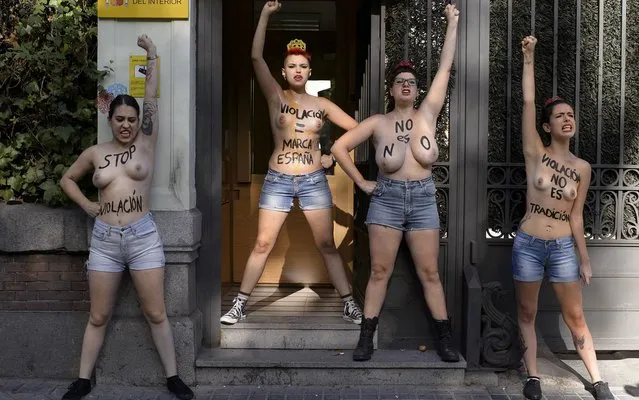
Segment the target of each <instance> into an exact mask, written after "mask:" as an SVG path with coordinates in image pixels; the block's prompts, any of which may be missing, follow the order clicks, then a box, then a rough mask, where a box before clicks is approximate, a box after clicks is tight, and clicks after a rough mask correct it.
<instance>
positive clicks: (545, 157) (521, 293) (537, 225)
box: [512, 36, 614, 400]
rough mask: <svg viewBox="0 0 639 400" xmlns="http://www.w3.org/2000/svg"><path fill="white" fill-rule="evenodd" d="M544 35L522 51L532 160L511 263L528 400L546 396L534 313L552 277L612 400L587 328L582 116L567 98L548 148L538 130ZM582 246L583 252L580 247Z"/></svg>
mask: <svg viewBox="0 0 639 400" xmlns="http://www.w3.org/2000/svg"><path fill="white" fill-rule="evenodd" d="M536 44H537V39H536V38H534V37H533V36H528V37H525V38H524V39H523V40H522V42H521V50H522V53H523V62H524V64H523V74H522V90H523V99H524V105H523V111H522V118H521V132H522V142H523V143H522V144H523V150H524V160H525V164H526V180H527V189H526V214H525V215H524V217H523V218H522V220H521V222H520V224H519V229H518V231H517V234H516V236H515V240H514V242H513V251H512V268H513V279H514V281H515V294H516V297H517V318H518V323H519V330H520V332H521V339H522V346H523V352H524V362H525V363H526V368H527V370H528V378H527V379H526V381H525V383H524V396H525V397H526V398H527V399H531V400H539V399H541V398H542V392H541V382H540V379H539V376H538V373H537V334H536V333H535V317H536V315H537V302H538V300H539V289H540V287H541V283H542V280H543V278H544V275H545V276H547V277H548V280H549V281H550V283H551V285H552V287H553V289H554V291H555V294H556V295H557V299H558V300H559V304H560V306H561V313H562V316H563V318H564V322H566V325H568V328H569V329H570V332H571V334H572V338H573V341H574V344H575V349H576V350H577V353H578V354H579V356H580V357H581V359H582V360H583V362H584V364H585V365H586V369H587V370H588V372H589V374H590V377H591V378H592V382H593V387H592V393H593V395H594V397H595V398H596V399H597V400H608V399H610V400H612V399H614V396H613V395H612V393H611V392H610V389H609V388H608V384H607V383H605V382H603V381H602V380H601V376H600V374H599V369H598V368H597V356H596V354H595V348H594V344H593V341H592V336H591V335H590V331H589V329H588V325H586V320H585V318H584V311H583V306H582V296H581V285H580V283H579V281H580V280H581V281H582V282H583V283H584V284H586V285H588V284H590V279H591V277H592V268H591V267H590V258H589V257H588V249H587V248H586V240H585V238H584V219H583V212H584V203H585V201H586V196H587V194H588V187H589V186H590V174H591V170H590V164H588V162H587V161H585V160H582V159H580V158H578V157H576V156H575V155H574V154H572V153H571V152H570V139H571V138H572V137H573V136H574V135H575V132H576V130H577V123H576V121H575V114H574V111H573V109H572V107H571V106H570V104H568V103H567V102H566V101H565V100H563V99H561V98H559V97H554V98H552V99H549V100H548V101H546V103H545V104H544V107H543V109H542V116H541V123H542V125H541V126H542V128H543V130H544V131H545V132H546V134H549V135H550V145H549V146H544V144H543V143H542V141H541V138H540V137H539V133H538V132H537V117H536V107H535V67H534V58H535V57H534V55H535V45H536ZM575 244H576V246H577V252H578V253H579V260H577V254H576V253H577V252H575Z"/></svg>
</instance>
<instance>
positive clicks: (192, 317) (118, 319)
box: [0, 204, 202, 384]
mask: <svg viewBox="0 0 639 400" xmlns="http://www.w3.org/2000/svg"><path fill="white" fill-rule="evenodd" d="M153 217H154V219H155V221H156V224H157V225H158V230H159V233H160V237H161V238H162V241H163V243H164V251H165V255H166V269H165V271H166V275H165V303H166V310H167V314H168V316H169V320H170V322H171V326H172V327H173V333H174V337H175V343H176V353H177V358H178V371H179V373H180V375H181V376H182V377H183V379H184V380H185V381H188V382H189V383H193V382H194V380H195V357H196V355H197V352H198V350H199V348H200V345H201V336H202V327H201V318H202V317H201V313H200V311H199V310H198V309H197V306H196V288H195V262H196V260H197V256H198V247H199V243H200V234H201V216H200V213H199V212H198V211H197V210H195V209H193V210H188V211H154V212H153ZM92 222H93V221H92V219H91V218H89V217H87V216H86V214H84V213H83V212H82V211H81V210H79V209H77V208H69V209H51V208H47V207H44V206H41V205H36V204H24V205H5V204H0V354H1V355H2V362H0V376H3V377H13V376H15V377H22V378H57V379H73V378H74V377H76V376H77V369H78V367H79V361H80V350H81V346H82V336H83V331H84V327H85V326H86V323H87V320H88V313H87V311H88V310H89V301H88V300H89V296H88V287H87V281H86V273H85V268H84V263H85V261H86V259H87V256H88V242H89V238H90V234H91V229H92V227H93V223H92ZM95 378H96V381H98V382H113V383H116V382H117V383H135V384H157V383H162V382H163V381H164V372H163V370H162V366H161V363H160V360H159V357H158V356H157V353H156V352H155V347H154V346H153V342H152V339H151V334H150V330H149V327H148V325H147V323H146V321H145V319H144V318H143V317H142V313H141V311H140V305H139V301H138V297H137V294H136V292H135V288H134V286H133V284H132V282H131V279H130V278H129V276H128V274H125V275H124V277H123V281H122V284H121V285H120V289H119V293H118V297H117V303H116V306H115V309H114V312H113V317H112V319H111V321H110V324H109V328H108V331H107V337H106V339H105V343H104V347H103V350H102V353H101V355H100V358H99V359H98V363H97V365H96V369H95Z"/></svg>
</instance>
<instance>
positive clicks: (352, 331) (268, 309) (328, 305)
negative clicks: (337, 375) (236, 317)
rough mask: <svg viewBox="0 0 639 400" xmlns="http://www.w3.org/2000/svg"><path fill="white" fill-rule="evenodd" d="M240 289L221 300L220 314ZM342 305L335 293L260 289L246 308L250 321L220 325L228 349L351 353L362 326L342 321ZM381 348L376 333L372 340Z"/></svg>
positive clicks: (310, 289)
mask: <svg viewBox="0 0 639 400" xmlns="http://www.w3.org/2000/svg"><path fill="white" fill-rule="evenodd" d="M237 289H238V288H236V289H235V290H229V292H228V293H227V295H225V296H224V297H223V299H222V313H225V312H226V311H228V310H229V309H230V308H231V306H232V305H233V297H234V296H235V294H236V293H237ZM343 308H344V306H343V303H342V301H341V299H340V297H339V295H338V294H337V292H336V291H335V290H334V289H333V288H327V287H306V288H305V287H290V286H281V287H277V286H257V287H256V288H255V290H253V293H252V295H251V297H250V298H249V301H248V303H247V306H246V310H247V314H248V316H247V318H246V319H245V320H243V321H240V322H239V323H237V324H235V325H230V326H229V325H222V326H221V342H220V347H221V348H224V349H298V350H303V349H308V350H313V349H323V350H334V349H353V348H355V346H356V345H357V341H358V340H359V330H360V327H359V325H355V324H354V323H352V322H350V321H345V320H344V319H343V318H342V313H343ZM373 341H374V344H375V347H377V333H376V334H375V337H374V339H373Z"/></svg>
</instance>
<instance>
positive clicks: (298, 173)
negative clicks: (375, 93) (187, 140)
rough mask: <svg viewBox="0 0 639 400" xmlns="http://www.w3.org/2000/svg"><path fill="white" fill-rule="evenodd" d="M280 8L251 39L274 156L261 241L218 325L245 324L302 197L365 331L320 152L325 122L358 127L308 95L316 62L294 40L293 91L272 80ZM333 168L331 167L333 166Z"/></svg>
mask: <svg viewBox="0 0 639 400" xmlns="http://www.w3.org/2000/svg"><path fill="white" fill-rule="evenodd" d="M281 6H282V4H281V3H280V2H279V1H267V2H266V4H265V5H264V8H263V9H262V14H261V16H260V20H259V22H258V24H257V29H256V30H255V36H254V37H253V48H252V49H251V58H252V60H253V69H254V70H255V76H256V78H257V82H258V83H259V85H260V88H261V89H262V93H263V94H264V96H265V97H266V100H267V102H268V108H269V116H270V124H271V130H272V132H273V139H274V142H275V149H274V151H273V154H272V155H271V159H270V161H269V170H268V173H267V174H266V177H265V178H264V185H263V186H262V193H261V194H260V204H259V208H260V209H259V214H258V232H257V240H256V241H255V246H254V247H253V251H252V252H251V255H250V256H249V259H248V261H247V263H246V269H245V270H244V276H243V277H242V284H241V285H240V291H239V293H238V295H237V296H236V297H235V299H234V300H233V307H231V309H230V310H229V311H228V312H227V313H226V314H224V315H223V316H222V318H220V322H221V323H223V324H225V325H233V324H235V323H237V322H239V321H240V320H242V319H244V318H246V303H247V301H248V298H249V296H250V294H251V292H252V291H253V288H255V285H257V282H258V280H259V279H260V276H261V275H262V272H263V271H264V266H265V264H266V259H267V257H268V255H269V253H270V252H271V250H272V249H273V245H274V244H275V241H276V240H277V236H278V234H279V232H280V228H281V227H282V225H283V224H284V221H285V220H286V217H287V216H288V213H289V211H290V210H291V207H292V205H293V199H294V198H297V199H298V201H299V205H300V208H301V209H302V211H303V212H304V216H305V217H306V220H307V221H308V224H309V225H310V227H311V231H312V232H313V237H314V239H315V244H316V246H317V248H318V249H319V251H320V253H321V255H322V258H323V259H324V263H325V264H326V268H327V269H328V274H329V276H330V278H331V281H332V282H333V285H335V289H337V292H338V293H339V295H340V297H341V298H342V301H343V303H344V313H343V318H344V319H345V320H347V321H351V322H354V323H356V324H359V323H360V322H361V320H362V311H361V309H360V307H359V306H358V305H357V303H356V302H355V300H354V299H353V296H352V292H351V288H350V284H349V282H348V278H347V276H346V271H345V270H344V263H343V261H342V258H341V256H340V254H339V252H338V251H337V248H336V247H335V241H334V239H333V199H332V196H331V191H330V188H329V186H328V181H327V179H326V175H325V174H324V169H323V164H324V166H326V165H325V161H326V160H325V159H324V160H323V157H322V155H321V151H320V133H321V130H322V126H323V125H324V121H325V120H326V119H328V120H329V121H331V122H333V123H334V124H335V125H337V126H339V127H341V128H342V129H345V130H348V129H352V128H354V127H355V126H356V125H357V121H355V120H354V119H353V118H351V117H350V116H349V115H348V114H346V113H345V112H344V111H342V110H341V109H340V108H339V107H337V106H336V105H335V104H333V103H332V102H331V101H330V100H328V99H325V98H321V97H316V96H311V95H309V94H307V93H306V88H305V87H306V82H307V81H308V78H309V77H310V75H311V66H310V62H311V55H310V54H309V53H308V52H307V50H306V44H305V43H304V42H303V41H301V40H299V39H294V40H291V41H290V42H289V44H288V46H287V52H286V57H285V59H284V66H283V67H282V70H281V73H282V77H283V78H284V80H286V83H287V84H288V89H286V90H284V89H282V88H281V87H280V85H279V84H278V83H277V81H276V80H275V78H274V77H273V76H272V75H271V72H270V71H269V68H268V65H267V64H266V62H265V61H264V58H263V57H262V52H263V49H264V38H265V36H266V26H267V25H268V20H269V17H270V16H271V14H273V13H275V12H277V11H278V10H279V9H280V7H281ZM329 157H330V156H329ZM327 158H328V157H327ZM330 162H331V164H332V160H331V161H330Z"/></svg>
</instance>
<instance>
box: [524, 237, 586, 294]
mask: <svg viewBox="0 0 639 400" xmlns="http://www.w3.org/2000/svg"><path fill="white" fill-rule="evenodd" d="M512 264H513V278H514V279H515V280H517V281H523V282H537V281H540V280H542V279H543V278H544V273H545V274H546V275H548V280H549V281H550V282H574V281H578V280H579V262H578V261H577V254H576V252H575V241H574V239H573V237H572V236H564V237H560V238H557V239H552V240H545V239H540V238H538V237H535V236H532V235H529V234H527V233H526V232H523V231H521V230H519V231H517V236H515V240H514V242H513V256H512Z"/></svg>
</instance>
